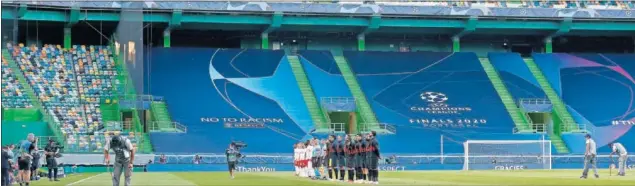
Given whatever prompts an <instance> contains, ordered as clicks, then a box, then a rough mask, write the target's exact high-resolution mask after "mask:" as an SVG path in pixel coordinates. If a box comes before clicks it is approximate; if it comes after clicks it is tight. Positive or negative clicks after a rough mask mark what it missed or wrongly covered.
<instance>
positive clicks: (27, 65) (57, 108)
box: [11, 44, 92, 133]
mask: <svg viewBox="0 0 635 186" xmlns="http://www.w3.org/2000/svg"><path fill="white" fill-rule="evenodd" d="M11 50H12V51H13V56H14V58H15V61H17V62H18V64H19V65H20V69H21V70H22V71H23V72H24V73H25V76H26V78H27V80H28V82H29V84H30V85H31V86H32V87H33V89H34V91H35V92H36V94H37V96H38V98H39V99H40V101H42V103H43V106H44V108H45V109H46V111H47V112H48V114H50V115H52V116H54V121H55V122H56V123H58V124H59V125H60V127H61V128H62V132H64V133H84V132H87V131H88V128H87V127H88V126H86V122H85V121H86V120H84V118H83V117H84V116H83V115H84V112H83V109H82V108H81V106H80V102H79V94H78V92H77V82H76V79H75V75H74V73H73V66H72V61H70V59H68V58H67V56H66V55H64V52H63V51H62V49H61V47H60V46H54V45H45V46H44V47H42V48H41V49H40V48H38V47H35V46H31V47H25V46H23V45H22V44H20V45H18V46H16V47H15V48H12V49H11ZM91 128H92V127H91Z"/></svg>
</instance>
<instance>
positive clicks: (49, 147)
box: [44, 138, 60, 181]
mask: <svg viewBox="0 0 635 186" xmlns="http://www.w3.org/2000/svg"><path fill="white" fill-rule="evenodd" d="M59 150H60V147H59V146H58V145H57V143H55V141H54V140H53V138H49V143H48V144H46V147H44V152H45V154H46V156H45V158H46V167H48V169H49V181H53V180H55V181H60V180H58V179H57V160H55V158H57V157H58V156H59Z"/></svg>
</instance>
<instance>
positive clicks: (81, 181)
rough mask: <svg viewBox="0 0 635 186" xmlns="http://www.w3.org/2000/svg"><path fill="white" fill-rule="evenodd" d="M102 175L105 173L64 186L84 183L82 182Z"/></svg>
mask: <svg viewBox="0 0 635 186" xmlns="http://www.w3.org/2000/svg"><path fill="white" fill-rule="evenodd" d="M102 174H105V173H101V174H97V175H94V176H91V177H88V178H84V179H81V180H79V181H76V182H73V183H69V184H68V185H66V186H71V185H75V184H79V183H81V182H84V181H86V180H89V179H92V178H94V177H97V176H99V175H102Z"/></svg>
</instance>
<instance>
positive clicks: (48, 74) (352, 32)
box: [1, 0, 635, 184]
mask: <svg viewBox="0 0 635 186" xmlns="http://www.w3.org/2000/svg"><path fill="white" fill-rule="evenodd" d="M2 5H3V7H2V8H3V14H2V16H3V28H2V30H3V32H2V37H3V41H5V42H6V41H7V39H8V38H11V39H9V40H13V41H16V42H23V43H27V44H26V45H24V44H18V45H11V44H10V45H8V48H7V49H4V48H3V56H2V57H3V58H2V66H1V67H2V74H1V75H2V79H3V83H2V96H3V103H2V108H3V109H5V108H11V109H12V110H29V111H32V112H33V113H36V112H37V113H38V114H40V113H41V114H40V117H41V118H38V117H33V118H35V119H33V120H29V121H18V120H13V121H9V122H5V121H4V120H3V125H5V126H7V128H8V129H11V130H16V131H19V132H15V134H14V135H12V136H10V137H7V138H4V136H5V134H3V141H4V140H6V139H9V140H12V141H16V140H19V139H22V138H21V136H23V135H24V133H25V132H26V130H33V131H36V133H37V134H38V135H39V136H41V137H45V136H63V137H64V140H63V143H64V145H65V146H66V148H65V153H69V154H70V155H71V156H69V157H83V158H85V159H80V158H78V159H77V160H72V161H75V162H79V163H85V162H91V163H95V161H97V159H96V158H94V157H95V156H97V155H87V156H83V155H85V154H89V153H100V152H102V151H103V147H104V145H105V143H106V141H108V140H109V139H110V138H111V136H110V134H111V133H110V132H113V131H117V132H119V133H121V135H124V136H126V137H127V138H129V139H130V140H131V141H132V142H133V144H134V146H139V145H146V144H149V145H148V146H150V148H147V149H150V150H149V151H144V153H145V152H148V153H150V154H143V155H141V156H143V157H144V158H147V159H143V160H144V161H147V160H151V159H152V160H155V162H160V163H158V164H157V165H160V164H162V163H161V162H164V163H165V164H167V165H166V166H163V167H160V168H158V169H152V168H150V170H158V171H173V170H177V169H178V171H192V170H197V171H198V170H201V171H209V170H220V168H219V167H220V166H218V165H220V164H223V163H226V158H225V157H224V154H223V153H224V152H225V148H226V147H227V145H228V144H229V143H231V142H235V141H241V142H244V143H245V144H249V145H248V147H247V148H245V149H243V152H244V153H245V154H247V157H246V158H243V159H241V161H242V162H241V163H245V165H247V166H245V167H241V168H242V169H243V170H244V169H247V168H246V167H254V166H261V165H262V167H266V168H267V169H269V168H270V167H267V166H271V167H274V168H272V169H275V168H280V167H284V168H281V169H278V170H279V171H287V170H289V169H291V168H292V166H289V165H290V164H291V163H292V161H293V159H292V156H291V154H290V152H292V151H293V149H292V148H291V147H292V146H293V145H294V144H295V143H297V142H299V141H305V140H307V139H310V138H313V137H319V138H323V137H325V135H327V134H331V133H332V132H335V131H334V130H332V129H331V128H334V127H333V126H332V125H326V124H329V123H330V124H332V123H333V122H332V121H331V119H332V118H329V117H331V116H330V115H329V114H330V113H329V111H332V110H335V111H344V112H342V113H345V112H347V113H346V115H345V116H342V117H346V119H349V120H347V122H348V121H353V120H354V121H355V122H357V123H355V124H357V127H358V128H357V129H356V130H355V129H352V128H353V127H350V128H347V130H343V131H337V132H336V133H338V134H343V133H349V134H355V133H364V132H368V131H369V130H375V131H378V133H379V136H378V140H379V142H380V144H381V151H382V157H384V158H386V157H390V158H392V160H391V161H394V162H398V163H395V164H394V165H395V166H392V165H386V164H391V163H388V159H385V160H386V161H385V162H386V163H381V165H380V168H379V169H381V170H382V171H384V169H386V168H396V167H402V168H403V169H402V170H405V169H406V168H404V167H408V168H407V169H408V170H422V169H453V170H459V169H467V168H464V167H462V166H463V165H469V161H472V162H476V164H482V165H486V166H484V167H487V168H483V169H491V167H492V166H499V165H501V166H508V164H509V165H511V164H514V165H511V166H516V165H515V164H522V165H518V166H525V167H524V168H527V162H540V165H546V164H545V163H544V162H547V161H544V160H548V162H549V168H551V164H552V163H553V164H554V168H567V169H573V168H576V169H577V168H580V165H581V164H580V162H582V161H583V159H582V158H581V155H580V154H581V153H583V152H582V151H583V150H584V146H583V143H582V142H583V136H584V135H585V134H587V133H589V134H592V135H593V137H594V139H595V140H596V141H597V144H598V147H600V149H599V152H600V157H599V163H600V166H603V167H607V166H609V164H610V163H611V159H610V158H608V155H606V154H607V152H609V151H610V149H609V148H608V147H607V144H608V143H611V142H616V141H617V142H621V143H622V144H624V145H625V146H626V147H627V149H631V150H632V149H635V141H634V140H632V139H634V138H635V131H631V128H632V127H633V126H634V123H635V122H634V121H635V120H633V112H632V111H633V109H632V106H633V105H632V102H633V97H634V96H633V95H632V92H633V91H632V89H633V88H635V87H633V86H635V78H633V77H631V73H635V66H633V65H635V64H632V62H633V61H635V56H634V55H633V54H632V51H633V50H634V46H633V44H632V43H633V42H631V40H632V33H633V31H634V30H635V22H633V18H635V15H634V14H633V13H632V10H633V9H635V3H634V2H633V1H418V0H402V1H390V2H383V1H359V2H350V1H319V2H316V1H302V2H261V1H258V2H256V1H253V2H234V1H232V2H227V1H205V2H187V3H184V2H167V1H144V2H118V1H110V2H109V1H100V2H87V1H78V2H75V1H72V2H71V1H59V2H55V1H37V2H35V1H29V2H14V1H7V2H5V1H3V2H2ZM5 12H6V13H5ZM201 12H213V14H205V13H201ZM9 21H12V22H9ZM33 22H35V24H31V23H33ZM4 23H9V24H4ZM62 27H63V30H62ZM34 29H35V30H36V32H33V30H34ZM44 29H47V30H48V29H50V30H51V33H46V32H40V31H41V30H44ZM9 30H11V31H9ZM25 30H26V32H24V31H25ZM58 32H59V33H58ZM62 32H63V36H64V37H63V40H62V38H61V35H62ZM33 33H36V34H35V36H34V34H33ZM42 33H43V34H42ZM71 33H72V34H71ZM105 40H108V41H107V42H109V44H110V45H109V46H98V45H104V44H103V43H104V41H105ZM625 41H626V42H625ZM42 43H55V44H42ZM58 43H59V45H58ZM62 43H63V44H62ZM589 43H592V44H589ZM625 43H626V44H625ZM576 45H584V46H576ZM601 45H604V46H607V47H602V46H601ZM327 50H328V51H327ZM596 50H597V51H596ZM397 51H399V52H397ZM552 51H558V52H571V53H567V54H565V53H560V54H550V53H551V52H552ZM578 51H585V52H588V51H590V52H599V53H603V52H604V51H607V52H624V53H630V54H628V55H614V54H597V53H595V54H573V52H578ZM7 52H8V53H10V55H6V54H5V53H7ZM514 52H518V53H514ZM532 52H543V53H534V54H532ZM532 55H533V57H532V58H528V57H529V56H532ZM521 56H522V57H521ZM15 64H17V66H16V65H15ZM16 75H17V77H16ZM24 80H26V81H24ZM25 82H26V83H25ZM34 94H35V96H34ZM554 98H555V99H554ZM7 100H8V102H7ZM523 100H529V102H531V101H534V102H533V103H539V104H534V105H525V102H523ZM351 101H352V102H353V103H354V104H349V103H351ZM531 106H533V107H531ZM543 106H544V107H543ZM33 107H34V108H33ZM519 107H520V108H519ZM530 107H531V108H530ZM14 108H18V109H14ZM22 108H30V109H22ZM11 109H9V110H11ZM521 111H522V112H521ZM529 112H536V113H538V112H539V113H541V114H544V115H545V117H547V118H554V119H553V121H552V123H548V122H547V123H545V126H544V127H543V130H542V131H538V130H535V131H534V130H533V129H534V128H530V127H535V125H530V124H535V123H534V121H528V119H532V118H531V117H530V116H529V115H530V114H529ZM4 113H5V112H4V110H3V114H4ZM338 114H339V113H338ZM534 114H535V113H534ZM549 114H551V115H549ZM51 118H52V119H51ZM3 119H5V118H3ZM27 122H30V123H27ZM22 124H27V126H23V125H22ZM119 124H121V125H122V126H125V127H121V126H120V125H119ZM181 124H182V125H181ZM346 124H349V123H346ZM350 124H353V122H350ZM9 125H11V126H9ZM177 125H180V126H183V127H182V128H185V130H179V129H178V127H177ZM51 126H53V127H52V128H54V129H58V128H59V129H61V131H62V133H63V135H59V134H58V133H60V132H58V131H57V130H51V129H50V128H51ZM325 126H326V127H325ZM360 126H362V127H360ZM523 126H525V127H526V128H523ZM556 126H566V127H562V128H551V127H556ZM3 127H4V126H3ZM46 127H49V128H46ZM111 127H112V128H111ZM324 128H328V130H321V129H324ZM544 128H547V129H544ZM3 129H4V128H3ZM351 130H352V132H351ZM397 131H398V132H397ZM150 139H151V141H152V143H151V144H150V142H149V141H150ZM480 140H483V141H480ZM489 140H493V142H491V141H489ZM544 140H549V141H548V142H545V141H544ZM468 141H476V142H475V143H473V144H477V145H476V146H472V147H470V148H469V150H468V148H467V147H469V146H470V145H469V143H466V142H468ZM478 141H480V142H478ZM488 141H489V142H491V143H489V144H488ZM3 144H7V143H3ZM479 144H481V146H479ZM483 144H485V145H483ZM527 144H529V146H535V147H534V148H525V147H529V146H528V145H527ZM536 144H539V146H540V147H538V146H536ZM543 144H549V145H552V147H551V148H552V150H550V149H548V148H544V147H545V146H542V145H543ZM510 147H511V148H510ZM518 149H520V150H518ZM72 153H77V154H72ZM153 153H156V154H153ZM163 153H165V154H168V155H167V159H164V158H163V157H162V156H159V155H158V154H163ZM552 154H553V157H552V156H551V155H552ZM466 155H467V156H466ZM468 156H476V157H468ZM496 156H501V157H496ZM502 156H505V157H502ZM99 157H100V158H101V155H99ZM196 157H200V159H197V158H196ZM497 158H498V159H497ZM505 158H508V159H505ZM552 158H553V159H552ZM629 158H631V159H633V157H629ZM68 159H71V158H68ZM68 159H67V160H68ZM88 159H90V160H88ZM476 159H478V161H474V160H476ZM99 160H101V159H99ZM492 160H494V161H492ZM497 160H502V162H496V161H497ZM552 160H553V161H552ZM505 161H508V162H505ZM194 162H198V163H194ZM97 163H98V162H97ZM199 163H200V164H210V165H213V166H209V167H205V166H199V167H193V166H189V165H193V164H199ZM145 164H146V162H142V163H141V164H140V165H145ZM171 165H188V166H175V167H180V168H174V167H171ZM96 166H101V165H96ZM241 166H242V165H241ZM390 166H392V167H390ZM149 167H153V165H151V166H149ZM210 167H211V168H210ZM221 168H222V170H225V169H226V167H225V166H224V165H223V166H222V167H221ZM287 168H288V169H287ZM531 168H540V169H546V167H531ZM256 169H257V168H256ZM263 169H264V168H263ZM397 169H398V168H397ZM470 170H471V169H470ZM246 171H249V170H246ZM529 177H532V176H529ZM607 183H608V182H607ZM196 184H198V182H197V183H196Z"/></svg>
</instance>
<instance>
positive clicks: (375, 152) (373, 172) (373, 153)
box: [367, 131, 381, 184]
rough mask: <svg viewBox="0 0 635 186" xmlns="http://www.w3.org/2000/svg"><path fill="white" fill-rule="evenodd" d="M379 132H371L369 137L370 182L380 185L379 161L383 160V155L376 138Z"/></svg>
mask: <svg viewBox="0 0 635 186" xmlns="http://www.w3.org/2000/svg"><path fill="white" fill-rule="evenodd" d="M376 135H377V132H375V131H371V132H370V134H369V135H368V150H367V151H369V153H368V160H369V162H368V171H369V172H368V175H369V176H370V179H369V181H370V182H372V183H374V184H378V183H379V169H378V164H379V159H381V154H380V153H379V142H377V138H375V137H376Z"/></svg>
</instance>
